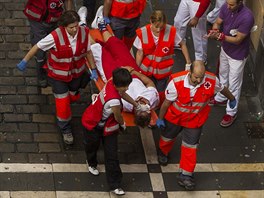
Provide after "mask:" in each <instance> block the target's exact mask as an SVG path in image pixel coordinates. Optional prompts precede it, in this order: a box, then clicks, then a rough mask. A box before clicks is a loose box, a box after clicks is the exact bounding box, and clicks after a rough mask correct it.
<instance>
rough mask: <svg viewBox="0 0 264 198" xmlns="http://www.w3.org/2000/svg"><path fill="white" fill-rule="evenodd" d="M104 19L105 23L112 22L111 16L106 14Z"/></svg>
mask: <svg viewBox="0 0 264 198" xmlns="http://www.w3.org/2000/svg"><path fill="white" fill-rule="evenodd" d="M104 21H105V24H110V23H111V21H110V19H109V17H106V16H105V17H104Z"/></svg>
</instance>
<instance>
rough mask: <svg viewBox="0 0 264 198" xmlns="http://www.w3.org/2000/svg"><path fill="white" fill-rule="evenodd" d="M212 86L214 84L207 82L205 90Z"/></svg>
mask: <svg viewBox="0 0 264 198" xmlns="http://www.w3.org/2000/svg"><path fill="white" fill-rule="evenodd" d="M211 86H212V84H211V83H210V82H208V81H206V82H205V83H204V88H205V89H210V87H211Z"/></svg>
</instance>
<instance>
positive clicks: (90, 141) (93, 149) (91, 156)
mask: <svg viewBox="0 0 264 198" xmlns="http://www.w3.org/2000/svg"><path fill="white" fill-rule="evenodd" d="M117 137H118V133H114V134H112V135H109V136H103V129H102V128H99V127H95V128H94V129H93V130H92V131H88V130H86V129H84V145H85V153H86V157H87V161H88V164H89V166H93V167H96V166H97V164H98V161H97V151H98V149H99V146H100V143H101V141H102V143H103V147H104V160H105V172H106V179H107V182H108V185H109V187H110V190H114V189H116V188H119V187H120V185H121V180H122V177H123V174H122V171H121V168H120V165H119V160H118V152H117V150H118V141H117V140H118V139H117Z"/></svg>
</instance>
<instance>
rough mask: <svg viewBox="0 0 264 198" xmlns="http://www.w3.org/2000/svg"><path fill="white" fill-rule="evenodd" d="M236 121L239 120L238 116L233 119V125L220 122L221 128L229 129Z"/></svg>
mask: <svg viewBox="0 0 264 198" xmlns="http://www.w3.org/2000/svg"><path fill="white" fill-rule="evenodd" d="M236 119H237V115H236V116H235V118H234V119H233V121H232V122H231V123H229V124H223V123H222V122H220V126H221V127H224V128H227V127H229V126H231V125H232V124H233V123H234V122H235V120H236Z"/></svg>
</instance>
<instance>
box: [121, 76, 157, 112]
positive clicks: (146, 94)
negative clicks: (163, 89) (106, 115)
mask: <svg viewBox="0 0 264 198" xmlns="http://www.w3.org/2000/svg"><path fill="white" fill-rule="evenodd" d="M126 93H127V94H128V95H129V96H130V97H131V98H132V99H133V100H136V99H137V98H138V97H140V96H141V97H143V98H145V99H147V100H148V101H149V106H150V109H153V108H155V107H156V106H157V105H158V104H159V94H158V91H157V89H156V88H155V87H146V86H145V85H144V84H143V83H142V81H141V80H139V79H138V78H133V79H132V82H131V83H130V85H129V87H128V90H127V91H126ZM122 103H123V110H124V111H127V112H132V111H133V105H132V104H130V103H128V102H127V101H125V100H123V99H122Z"/></svg>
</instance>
